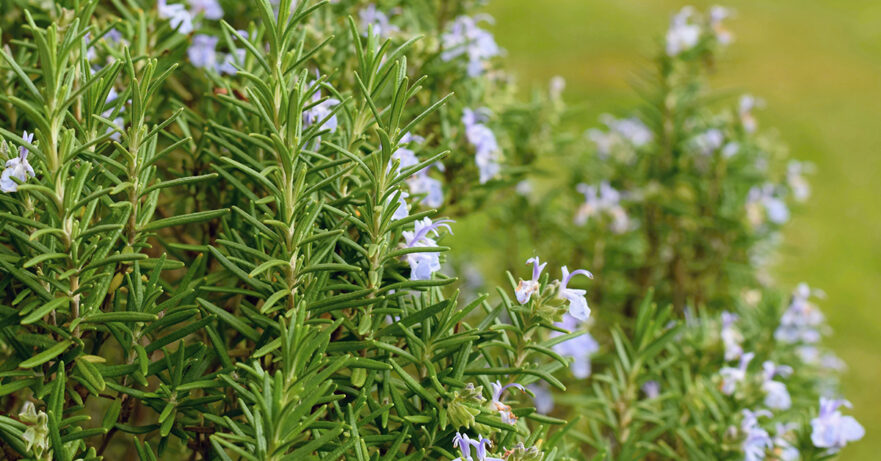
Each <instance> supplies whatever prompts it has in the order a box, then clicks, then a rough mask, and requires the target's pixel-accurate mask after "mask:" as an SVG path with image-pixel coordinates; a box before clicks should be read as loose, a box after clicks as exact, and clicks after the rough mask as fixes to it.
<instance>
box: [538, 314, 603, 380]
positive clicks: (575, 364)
mask: <svg viewBox="0 0 881 461" xmlns="http://www.w3.org/2000/svg"><path fill="white" fill-rule="evenodd" d="M555 325H556V326H557V327H559V328H562V329H564V330H567V331H570V332H574V331H577V330H578V329H579V326H580V322H579V321H578V319H576V318H575V317H573V316H572V315H569V314H563V319H562V321H560V322H557V323H555ZM562 334H563V333H560V332H557V331H553V332H551V333H550V334H549V335H548V336H549V337H551V338H555V337H557V336H560V335H562ZM553 350H554V352H556V353H558V354H560V355H562V356H564V357H572V359H573V361H572V363H571V364H570V365H569V369H570V370H572V375H574V376H575V377H576V378H578V379H584V378H587V377H588V376H590V373H591V364H590V357H591V356H592V355H593V354H595V353H597V352H598V351H599V350H600V345H599V343H597V341H596V340H595V339H593V336H591V335H590V333H587V332H584V334H582V335H580V336H576V337H574V338H571V339H569V340H566V341H563V342H561V343H559V344H554V346H553Z"/></svg>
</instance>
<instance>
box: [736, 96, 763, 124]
mask: <svg viewBox="0 0 881 461" xmlns="http://www.w3.org/2000/svg"><path fill="white" fill-rule="evenodd" d="M763 105H764V101H762V100H761V99H757V98H755V97H754V96H752V95H749V94H745V95H743V96H741V97H740V103H739V104H738V109H737V112H738V114H739V115H740V123H741V125H743V129H744V130H745V131H746V132H747V133H753V132H755V131H756V129H757V128H758V125H759V123H758V121H757V120H756V117H755V116H754V115H753V109H756V108H758V107H761V106H763Z"/></svg>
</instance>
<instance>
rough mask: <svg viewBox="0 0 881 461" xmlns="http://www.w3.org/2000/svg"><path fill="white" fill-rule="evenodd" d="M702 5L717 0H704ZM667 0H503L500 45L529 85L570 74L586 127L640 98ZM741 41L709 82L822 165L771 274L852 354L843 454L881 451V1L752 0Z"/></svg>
mask: <svg viewBox="0 0 881 461" xmlns="http://www.w3.org/2000/svg"><path fill="white" fill-rule="evenodd" d="M693 4H694V5H695V6H697V7H699V8H702V9H703V8H706V7H708V6H710V5H711V4H712V3H710V2H702V1H695V2H693ZM682 6H683V3H681V2H677V1H670V0H651V1H649V0H643V1H636V0H614V1H612V0H592V1H591V0H553V1H536V0H497V1H495V2H492V3H491V4H490V5H489V7H488V12H489V13H490V14H492V15H493V16H494V17H495V18H496V26H495V32H496V36H497V40H498V42H499V44H500V45H501V46H502V47H503V48H505V49H506V50H507V53H508V55H507V58H506V59H507V64H508V66H509V67H510V68H511V69H512V70H513V71H514V72H515V73H516V74H517V75H518V78H519V79H520V83H521V85H522V87H523V88H524V89H527V88H529V87H532V86H535V85H542V86H544V85H545V84H546V82H547V81H548V79H550V78H551V77H552V76H554V75H561V76H563V77H565V79H566V81H567V83H568V86H567V89H566V93H565V94H566V98H567V101H568V102H569V103H570V104H581V105H586V106H587V108H586V110H585V111H584V112H583V117H582V118H583V120H582V122H583V123H582V124H583V126H584V127H585V128H588V127H591V126H594V125H596V124H597V116H598V115H599V114H601V113H603V112H613V113H616V112H617V113H619V114H620V113H621V112H622V111H624V112H625V113H626V112H627V111H628V110H629V109H630V108H632V107H634V105H635V104H636V103H637V99H636V96H635V95H634V93H633V92H632V91H631V90H630V83H631V82H633V81H634V74H635V72H637V71H639V70H640V69H642V68H644V67H645V66H647V65H648V64H649V57H650V56H651V55H652V54H653V53H654V52H655V50H656V49H657V47H658V46H660V44H661V39H662V37H663V33H664V31H665V30H666V27H667V23H668V20H669V17H670V15H671V14H672V13H673V12H675V11H676V10H678V9H679V8H681V7H682ZM725 6H729V7H732V8H733V9H734V10H735V12H736V17H735V18H733V19H732V20H730V21H729V22H728V24H729V28H730V29H731V30H732V31H733V32H734V33H735V37H736V38H735V43H734V44H732V46H731V47H730V49H729V50H728V51H727V52H726V53H723V55H722V61H721V62H720V63H719V66H718V71H717V75H716V76H715V77H714V79H713V80H714V81H713V84H714V86H715V88H717V89H725V90H735V91H737V92H749V93H752V94H754V95H756V96H758V97H760V98H762V99H764V100H765V101H766V102H767V107H766V108H765V109H764V110H763V111H762V112H760V113H759V120H760V123H761V125H762V126H763V127H764V128H765V129H769V128H771V129H774V130H776V131H778V132H779V136H780V137H781V138H782V139H783V140H784V141H785V142H786V144H788V145H789V147H790V149H791V153H792V156H793V157H795V158H799V159H803V160H809V161H811V162H813V163H814V164H815V165H816V173H815V174H814V175H813V177H812V178H811V183H812V185H813V196H812V198H811V200H810V202H809V203H807V204H806V205H804V206H803V208H802V209H800V210H799V211H798V212H797V213H796V216H795V218H794V219H793V221H792V222H791V223H790V224H789V225H788V227H787V229H786V233H785V241H784V244H783V247H782V248H781V253H782V254H781V255H780V258H779V262H778V263H777V265H776V268H775V274H776V276H777V278H778V280H779V282H780V283H781V284H782V285H781V286H794V285H795V284H796V283H798V282H800V281H806V282H808V283H809V284H811V285H812V286H816V287H819V288H822V289H824V290H825V291H826V293H827V294H828V298H827V299H826V300H825V301H824V302H822V303H821V307H822V308H823V309H824V311H825V313H826V315H827V317H828V318H829V322H830V324H831V325H832V327H833V328H834V336H832V337H831V338H830V339H829V342H828V344H830V345H831V346H832V347H833V348H834V349H835V351H836V352H837V353H838V354H839V355H840V356H841V358H842V359H844V360H845V361H846V362H847V364H848V367H849V369H848V371H847V372H846V374H845V377H844V383H843V388H844V389H843V391H844V393H845V396H846V397H848V398H849V399H850V400H851V401H852V402H853V403H854V406H855V409H854V410H853V414H854V415H855V416H856V417H857V418H858V420H859V421H860V422H861V423H862V424H863V425H864V426H865V427H866V431H867V434H866V437H865V438H864V439H863V441H861V442H859V443H857V444H855V445H854V446H852V447H849V448H848V449H846V450H844V453H843V455H844V456H843V459H847V460H866V459H879V457H881V455H879V453H881V438H879V437H877V433H878V431H881V411H879V410H881V405H879V404H878V403H877V402H878V389H879V388H881V347H879V340H881V309H879V306H877V305H876V304H875V303H876V302H877V301H878V292H879V289H881V181H879V176H881V150H879V146H881V1H878V0H813V1H809V0H772V1H769V0H747V1H738V2H736V3H730V4H727V5H725Z"/></svg>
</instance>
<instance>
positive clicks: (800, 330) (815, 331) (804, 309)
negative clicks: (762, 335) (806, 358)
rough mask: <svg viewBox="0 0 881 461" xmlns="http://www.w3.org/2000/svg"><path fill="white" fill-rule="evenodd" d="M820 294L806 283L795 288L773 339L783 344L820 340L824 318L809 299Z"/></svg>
mask: <svg viewBox="0 0 881 461" xmlns="http://www.w3.org/2000/svg"><path fill="white" fill-rule="evenodd" d="M818 293H821V292H818V291H815V290H811V288H810V287H809V286H808V285H807V284H806V283H801V284H799V285H798V287H796V289H795V291H794V292H793V294H792V298H791V300H790V302H789V307H788V308H787V309H786V311H785V312H784V313H783V317H782V318H781V319H780V326H778V327H777V330H776V331H774V338H775V339H777V340H778V341H780V342H784V343H789V344H793V343H807V344H812V343H816V342H818V341H819V340H820V337H821V331H820V329H821V328H822V327H823V325H824V324H825V317H824V316H823V313H822V312H820V309H819V308H817V306H815V305H814V304H813V303H812V302H811V301H810V298H811V296H812V295H814V294H818Z"/></svg>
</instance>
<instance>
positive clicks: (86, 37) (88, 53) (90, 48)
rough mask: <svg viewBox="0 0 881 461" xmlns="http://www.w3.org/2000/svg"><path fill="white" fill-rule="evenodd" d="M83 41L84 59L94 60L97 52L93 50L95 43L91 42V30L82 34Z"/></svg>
mask: <svg viewBox="0 0 881 461" xmlns="http://www.w3.org/2000/svg"><path fill="white" fill-rule="evenodd" d="M83 41H84V42H86V60H87V61H89V62H91V61H94V60H95V58H97V57H98V54H97V52H96V51H95V45H93V44H92V34H91V32H88V33H86V35H84V36H83Z"/></svg>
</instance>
